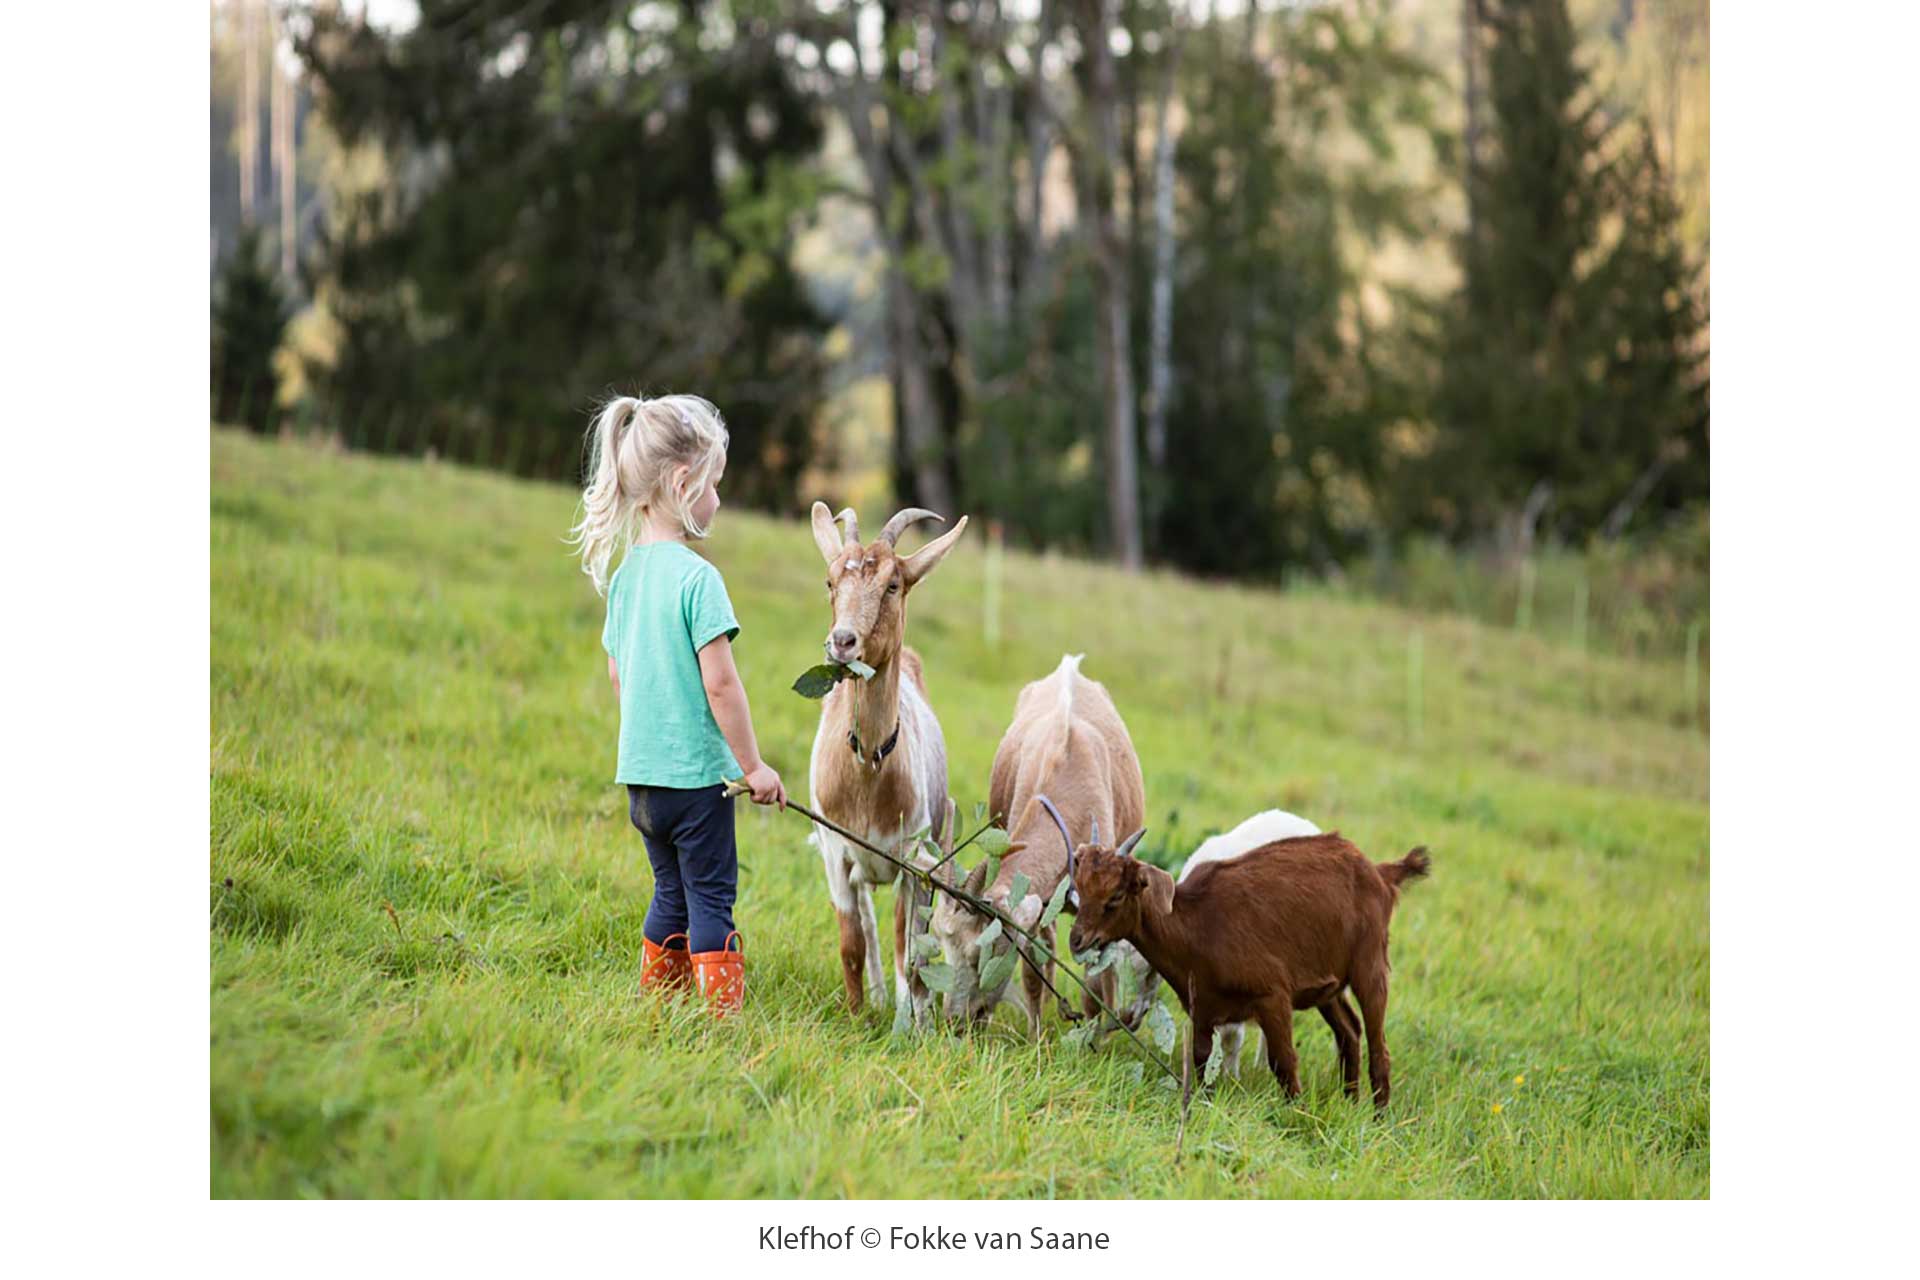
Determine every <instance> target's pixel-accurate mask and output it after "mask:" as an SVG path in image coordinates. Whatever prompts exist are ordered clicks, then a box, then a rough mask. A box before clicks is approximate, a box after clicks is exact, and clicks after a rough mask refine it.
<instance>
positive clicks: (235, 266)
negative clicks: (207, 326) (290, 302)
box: [213, 224, 287, 431]
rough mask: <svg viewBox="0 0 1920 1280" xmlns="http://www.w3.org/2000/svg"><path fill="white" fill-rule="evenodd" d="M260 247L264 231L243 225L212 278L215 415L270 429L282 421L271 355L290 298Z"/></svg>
mask: <svg viewBox="0 0 1920 1280" xmlns="http://www.w3.org/2000/svg"><path fill="white" fill-rule="evenodd" d="M260 248H261V238H260V229H259V228H258V227H255V226H253V225H251V224H248V225H246V226H243V227H242V228H241V232H240V240H239V243H238V244H236V245H235V246H234V249H233V252H231V253H230V254H228V255H227V260H226V262H225V263H224V264H223V265H222V266H221V268H220V275H219V278H218V279H217V280H216V281H215V282H214V294H213V418H214V421H216V422H237V423H245V424H246V425H247V426H249V427H252V428H253V429H254V430H255V431H271V430H272V429H273V428H274V426H275V424H276V423H277V422H278V419H279V408H278V406H277V405H276V403H275V399H276V396H277V394H278V392H279V380H278V377H277V375H276V374H275V373H274V368H273V353H274V352H275V351H277V350H279V348H280V339H281V337H282V335H284V334H285V332H286V328H287V301H286V296H285V295H284V294H283V293H282V292H281V289H280V281H279V280H278V279H277V278H276V277H275V276H274V274H273V272H272V271H271V270H269V269H268V267H267V266H266V263H265V262H264V261H263V260H262V256H261V252H260Z"/></svg>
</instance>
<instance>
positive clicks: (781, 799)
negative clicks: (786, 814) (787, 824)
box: [741, 761, 787, 810]
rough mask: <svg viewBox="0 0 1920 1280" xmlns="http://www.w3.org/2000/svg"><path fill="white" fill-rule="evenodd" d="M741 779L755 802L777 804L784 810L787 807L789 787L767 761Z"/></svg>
mask: <svg viewBox="0 0 1920 1280" xmlns="http://www.w3.org/2000/svg"><path fill="white" fill-rule="evenodd" d="M741 781H743V782H745V783H746V784H747V790H748V792H749V793H751V794H752V796H753V802H754V803H755V804H777V805H779V806H780V807H781V809H783V810H784V809H785V808H786V807H787V788H786V787H785V785H784V784H782V783H781V781H780V775H779V773H778V772H776V771H775V769H774V767H773V766H772V765H770V764H767V763H766V762H765V761H762V762H761V764H760V767H759V768H758V769H755V770H754V771H753V772H752V773H749V774H748V775H747V776H746V777H745V778H743V779H741Z"/></svg>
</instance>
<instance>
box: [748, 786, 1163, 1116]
mask: <svg viewBox="0 0 1920 1280" xmlns="http://www.w3.org/2000/svg"><path fill="white" fill-rule="evenodd" d="M746 791H747V786H746V784H745V783H744V782H742V781H741V780H740V779H738V778H735V779H733V780H732V781H730V782H728V783H727V784H726V793H727V795H729V796H737V795H742V794H745V793H746ZM786 807H787V808H788V809H791V810H793V811H794V812H796V813H798V814H800V815H801V816H802V817H804V818H808V819H810V820H812V821H813V822H816V823H818V824H819V825H820V826H823V827H825V828H826V829H827V830H829V831H831V832H833V833H834V834H835V835H837V836H839V837H840V838H841V839H843V840H846V841H848V842H850V843H852V844H856V845H858V846H859V847H860V848H862V849H865V850H866V851H867V852H868V853H871V854H873V855H874V856H875V857H877V858H881V859H884V860H885V861H887V862H890V863H892V864H893V865H894V866H895V867H898V868H899V869H900V870H901V871H903V872H905V873H906V874H907V875H908V876H910V877H912V879H913V880H914V881H915V882H916V883H919V884H923V885H925V886H926V888H927V892H928V895H929V896H931V895H933V894H935V893H945V894H948V895H950V896H952V897H953V898H955V899H956V900H958V901H960V902H964V903H966V904H967V905H968V906H970V907H972V908H973V909H974V910H975V911H978V912H980V913H981V914H982V915H985V916H988V917H990V918H992V919H994V920H997V921H998V922H999V923H1000V925H1001V927H1002V928H1003V929H1005V930H1007V931H1008V932H1009V933H1011V934H1013V935H1014V936H1015V937H1017V938H1019V939H1020V940H1021V942H1022V943H1024V944H1025V945H1021V946H1019V947H1018V948H1017V950H1018V951H1019V954H1020V957H1021V959H1023V960H1025V961H1026V962H1027V964H1028V966H1029V967H1031V968H1032V969H1033V971H1034V974H1035V976H1036V977H1038V978H1039V979H1040V982H1041V984H1042V985H1044V986H1045V987H1046V989H1047V990H1048V991H1050V992H1052V993H1053V997H1054V999H1056V1000H1058V1001H1059V1002H1060V1003H1061V1004H1062V1005H1064V1004H1066V1002H1067V1000H1066V997H1065V996H1063V995H1061V994H1060V989H1059V988H1058V987H1055V986H1054V985H1053V983H1052V982H1051V981H1050V980H1049V979H1048V978H1047V974H1046V968H1045V964H1044V960H1043V957H1044V956H1045V954H1046V950H1045V949H1044V948H1043V946H1042V944H1041V942H1040V940H1039V939H1038V938H1036V937H1035V936H1034V935H1033V934H1032V933H1029V932H1028V931H1027V930H1026V929H1024V928H1022V927H1021V926H1020V924H1019V922H1018V921H1016V920H1015V919H1014V918H1013V917H1012V916H1010V915H1008V914H1007V913H1006V912H1004V911H1002V910H1001V909H1000V908H999V907H997V906H995V905H994V904H993V903H991V902H989V901H987V900H986V899H985V898H982V897H979V896H977V895H975V894H973V893H970V892H968V891H967V890H966V889H965V888H963V887H962V886H960V885H957V884H950V883H948V882H946V881H944V880H935V879H934V877H933V871H932V869H931V868H928V867H916V866H914V865H912V864H911V863H908V862H906V861H904V860H903V859H900V858H896V857H894V856H893V855H892V854H890V853H888V852H887V851H886V850H885V849H881V848H877V847H875V846H874V845H872V844H869V843H868V842H867V841H866V840H864V839H862V838H861V837H859V836H857V835H855V834H854V833H853V832H851V831H849V830H847V829H846V828H845V827H843V826H841V825H840V824H839V823H837V822H835V821H833V820H832V819H831V818H825V817H822V816H821V815H820V814H817V813H815V812H814V811H813V810H811V809H809V808H807V806H805V805H803V804H801V803H800V802H799V801H797V800H788V801H787V805H786ZM976 834H977V833H976ZM1025 878H1026V877H1025V876H1017V877H1015V880H1016V883H1017V882H1018V881H1020V880H1024V879H1025ZM1065 902H1066V895H1065V894H1064V893H1062V892H1060V891H1059V890H1058V889H1056V890H1055V891H1054V895H1053V901H1051V902H1049V903H1048V904H1047V909H1046V910H1045V911H1044V912H1043V913H1042V914H1041V916H1040V919H1039V920H1038V921H1036V922H1035V924H1034V927H1035V928H1036V929H1040V928H1045V927H1046V926H1047V925H1049V924H1052V923H1053V921H1054V918H1055V917H1056V916H1058V915H1059V912H1060V907H1061V906H1062V905H1063V904H1064V903H1065ZM941 969H946V970H947V972H946V974H945V975H944V978H945V980H946V982H947V984H948V987H947V989H949V990H950V989H951V987H952V972H951V968H950V966H935V965H926V966H923V967H922V968H921V970H920V978H921V981H922V982H924V983H926V985H927V986H928V987H929V988H930V989H932V990H936V991H938V990H941V988H940V987H938V986H936V985H935V982H938V981H940V980H941V979H942V976H943V975H941V973H940V970H941ZM929 971H933V973H934V981H933V982H929V981H927V974H928V972H929ZM1061 972H1062V973H1064V974H1066V975H1067V976H1068V977H1069V978H1071V979H1073V981H1074V984H1075V985H1076V986H1078V987H1079V988H1080V989H1081V990H1082V991H1083V992H1085V993H1086V995H1087V997H1088V998H1089V999H1090V1000H1092V1001H1093V1003H1094V1004H1095V1005H1097V1006H1099V1008H1100V1011H1101V1012H1102V1013H1104V1014H1106V1015H1107V1016H1108V1017H1109V1018H1112V1019H1113V1022H1114V1025H1115V1026H1117V1027H1119V1028H1120V1029H1121V1030H1122V1031H1124V1032H1126V1033H1127V1038H1128V1039H1129V1040H1132V1041H1133V1042H1134V1044H1136V1045H1138V1046H1139V1048H1140V1052H1141V1053H1142V1054H1144V1055H1146V1057H1147V1058H1148V1059H1149V1060H1150V1061H1152V1063H1153V1064H1154V1065H1155V1066H1156V1067H1159V1068H1160V1070H1162V1071H1164V1072H1165V1073H1166V1075H1167V1078H1168V1079H1169V1080H1171V1081H1173V1082H1175V1084H1178V1082H1179V1080H1180V1077H1179V1075H1178V1074H1177V1073H1176V1072H1175V1071H1174V1069H1173V1068H1172V1067H1171V1066H1169V1065H1168V1064H1167V1062H1166V1060H1165V1059H1163V1058H1162V1057H1161V1056H1160V1055H1159V1054H1158V1053H1155V1052H1154V1051H1153V1050H1152V1049H1151V1048H1149V1047H1148V1045H1147V1042H1146V1041H1144V1040H1142V1039H1141V1038H1140V1037H1139V1036H1138V1035H1136V1034H1134V1030H1133V1028H1132V1027H1129V1026H1128V1025H1127V1024H1126V1023H1125V1022H1124V1021H1123V1020H1122V1019H1121V1017H1120V1015H1119V1014H1117V1013H1115V1012H1114V1011H1113V1008H1112V1007H1111V1006H1110V1005H1108V1004H1107V1002H1106V1001H1105V1000H1102V999H1101V998H1100V995H1099V993H1098V992H1096V991H1095V990H1094V989H1093V988H1092V987H1090V986H1088V985H1087V984H1086V983H1085V982H1084V981H1082V979H1081V977H1080V975H1079V974H1077V973H1075V972H1074V971H1073V970H1072V969H1068V968H1064V967H1063V968H1062V969H1061ZM1154 1007H1155V1008H1156V1009H1158V1010H1160V1012H1161V1014H1162V1015H1163V1016H1164V1015H1166V1006H1165V1005H1161V1004H1156V1005H1155V1006H1154ZM1169 1023H1171V1019H1170V1018H1169Z"/></svg>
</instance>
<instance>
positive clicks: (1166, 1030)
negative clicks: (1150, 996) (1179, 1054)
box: [1141, 1000, 1180, 1053]
mask: <svg viewBox="0 0 1920 1280" xmlns="http://www.w3.org/2000/svg"><path fill="white" fill-rule="evenodd" d="M1141 1025H1142V1026H1143V1027H1144V1028H1145V1029H1146V1031H1147V1033H1148V1034H1149V1035H1151V1036H1152V1037H1153V1044H1154V1047H1155V1048H1156V1049H1158V1050H1160V1052H1162V1053H1172V1052H1173V1046H1174V1045H1175V1044H1177V1043H1178V1042H1179V1040H1180V1031H1179V1029H1178V1028H1177V1027H1175V1026H1174V1025H1173V1015H1172V1014H1170V1013H1168V1012H1167V1006H1165V1005H1164V1004H1161V1003H1160V1002H1159V1001H1157V1000H1156V1001H1154V1003H1153V1006H1152V1007H1151V1008H1149V1009H1148V1010H1147V1016H1146V1018H1145V1020H1144V1021H1143V1022H1142V1024H1141Z"/></svg>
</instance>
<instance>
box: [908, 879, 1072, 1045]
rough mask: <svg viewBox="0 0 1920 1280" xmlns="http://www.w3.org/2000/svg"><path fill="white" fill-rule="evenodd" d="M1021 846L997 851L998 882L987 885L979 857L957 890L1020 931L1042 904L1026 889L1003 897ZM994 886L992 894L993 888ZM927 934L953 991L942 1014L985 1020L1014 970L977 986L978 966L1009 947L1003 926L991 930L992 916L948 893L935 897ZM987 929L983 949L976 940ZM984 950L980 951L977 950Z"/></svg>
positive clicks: (1028, 925) (1028, 927)
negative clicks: (1020, 895)
mask: <svg viewBox="0 0 1920 1280" xmlns="http://www.w3.org/2000/svg"><path fill="white" fill-rule="evenodd" d="M1025 848H1026V846H1025V845H1024V844H1019V843H1015V844H1011V845H1008V846H1007V849H1006V852H1005V853H1004V854H1002V855H1001V858H1002V861H1001V867H1002V871H1001V875H1000V877H999V883H997V884H994V885H989V884H988V883H987V861H988V860H987V859H982V860H981V862H980V864H979V865H978V866H976V867H974V869H973V871H972V873H971V874H969V875H968V876H967V878H966V881H965V883H964V884H962V885H961V888H962V889H963V890H964V891H965V892H967V893H969V894H971V895H972V896H974V897H976V898H985V899H987V900H988V901H990V902H992V903H994V905H995V906H998V907H999V908H1000V909H1001V910H1002V911H1004V912H1006V913H1007V915H1009V916H1011V917H1012V918H1013V921H1014V923H1016V924H1018V925H1019V926H1020V927H1021V928H1022V929H1026V930H1029V931H1031V930H1032V929H1033V927H1034V925H1035V924H1037V923H1038V922H1039V920H1040V913H1041V912H1042V911H1043V910H1045V909H1046V904H1045V903H1043V902H1042V901H1040V895H1038V894H1036V893H1031V892H1030V893H1028V894H1027V896H1026V897H1025V899H1023V900H1022V901H1020V902H1008V901H1006V900H1005V898H1006V894H1007V888H1006V886H1007V884H1008V882H1009V879H1010V877H1009V875H1008V871H1009V870H1010V869H1011V868H1013V867H1015V866H1017V865H1018V862H1019V854H1020V852H1021V851H1022V850H1024V849H1025ZM995 890H997V892H995ZM928 930H929V932H931V933H932V935H933V937H934V938H935V939H936V940H937V941H938V942H939V943H940V951H941V956H942V958H943V959H944V960H945V961H946V962H947V965H948V967H949V968H951V969H952V971H953V990H952V991H951V992H949V993H948V995H947V997H946V1010H947V1016H948V1017H950V1018H952V1017H960V1018H965V1019H967V1020H968V1021H970V1022H982V1021H985V1019H986V1017H987V1015H988V1014H990V1013H992V1012H993V1007H994V1005H995V1004H997V1003H998V1002H999V1001H1000V999H1001V998H1002V996H1003V995H1004V994H1005V992H1006V988H1007V983H1008V982H1010V981H1012V980H1013V979H1014V978H1015V977H1016V976H1017V975H1018V973H1019V966H1018V965H1015V966H1014V967H1012V968H1009V969H1008V970H1007V972H1006V975H1005V976H1004V977H1002V978H1001V979H1000V980H999V981H998V982H996V983H994V984H993V986H992V987H988V988H983V987H981V986H980V984H979V975H980V968H981V966H982V965H984V964H985V963H986V962H987V961H988V960H989V959H991V958H993V957H995V956H1002V955H1005V954H1007V953H1008V952H1010V951H1012V950H1013V949H1014V947H1015V945H1016V944H1017V939H1015V938H1014V937H1012V936H1010V935H1009V934H1008V933H1007V931H1006V928H1005V926H1004V925H1002V926H1000V927H998V928H996V927H995V923H994V919H993V917H992V916H989V915H987V914H986V913H985V912H983V911H980V910H979V909H978V908H976V907H974V906H972V905H971V904H970V903H967V902H965V901H963V900H961V899H960V898H957V897H955V896H954V895H953V894H951V893H943V894H941V895H940V904H939V905H938V906H937V907H935V908H934V909H933V920H932V922H931V923H930V924H929V925H928ZM989 933H991V934H992V941H991V942H989V943H988V944H987V946H986V947H985V948H984V949H983V948H982V947H981V945H980V944H981V939H982V938H984V937H986V936H987V935H988V934H989ZM983 950H984V952H985V954H982V952H983Z"/></svg>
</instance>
